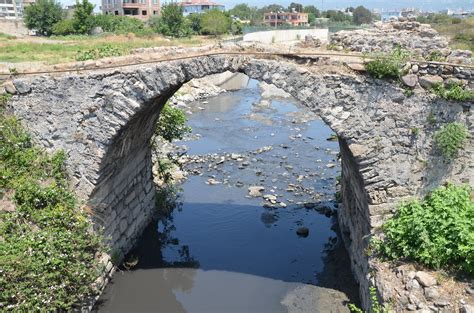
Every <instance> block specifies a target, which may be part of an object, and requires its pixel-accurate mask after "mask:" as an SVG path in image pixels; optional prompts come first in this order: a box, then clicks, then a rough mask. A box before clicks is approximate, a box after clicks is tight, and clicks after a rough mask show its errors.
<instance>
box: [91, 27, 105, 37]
mask: <svg viewBox="0 0 474 313" xmlns="http://www.w3.org/2000/svg"><path fill="white" fill-rule="evenodd" d="M103 32H104V30H103V29H102V27H100V26H96V27H94V28H92V29H91V31H90V34H91V35H99V34H102V33H103Z"/></svg>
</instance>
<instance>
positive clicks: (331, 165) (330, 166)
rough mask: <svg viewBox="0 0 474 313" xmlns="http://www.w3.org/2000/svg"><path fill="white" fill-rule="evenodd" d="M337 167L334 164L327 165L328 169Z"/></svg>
mask: <svg viewBox="0 0 474 313" xmlns="http://www.w3.org/2000/svg"><path fill="white" fill-rule="evenodd" d="M335 166H336V164H334V163H329V164H326V167H327V168H333V167H335Z"/></svg>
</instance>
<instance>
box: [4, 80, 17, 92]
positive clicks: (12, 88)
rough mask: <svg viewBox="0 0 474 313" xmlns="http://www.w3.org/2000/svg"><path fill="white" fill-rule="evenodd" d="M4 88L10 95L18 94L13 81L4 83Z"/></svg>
mask: <svg viewBox="0 0 474 313" xmlns="http://www.w3.org/2000/svg"><path fill="white" fill-rule="evenodd" d="M2 86H3V88H5V91H6V92H8V93H9V94H12V95H14V94H16V88H15V86H14V85H13V82H12V81H6V82H4V83H3V85H2Z"/></svg>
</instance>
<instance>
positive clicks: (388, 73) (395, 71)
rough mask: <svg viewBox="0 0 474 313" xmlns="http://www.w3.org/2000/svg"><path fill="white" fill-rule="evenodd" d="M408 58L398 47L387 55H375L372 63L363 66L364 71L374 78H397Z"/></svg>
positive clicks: (404, 51)
mask: <svg viewBox="0 0 474 313" xmlns="http://www.w3.org/2000/svg"><path fill="white" fill-rule="evenodd" d="M409 56H410V55H409V53H408V52H407V51H406V50H403V49H401V48H400V47H398V48H396V49H394V50H393V51H392V52H391V53H389V54H379V55H375V56H374V57H373V60H372V61H369V62H367V63H366V64H365V69H366V70H367V72H368V73H369V74H370V75H371V76H373V77H375V78H379V79H380V78H398V77H399V76H400V74H401V72H402V66H403V64H404V63H405V62H406V61H407V60H408V58H409Z"/></svg>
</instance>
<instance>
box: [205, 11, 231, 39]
mask: <svg viewBox="0 0 474 313" xmlns="http://www.w3.org/2000/svg"><path fill="white" fill-rule="evenodd" d="M231 22H232V20H231V18H230V17H228V16H226V15H225V14H224V13H223V12H221V11H219V10H209V11H207V12H206V13H204V14H203V15H202V18H201V26H202V32H203V33H204V34H210V35H214V36H218V35H222V34H225V33H226V32H227V31H228V30H229V28H230V26H231Z"/></svg>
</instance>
